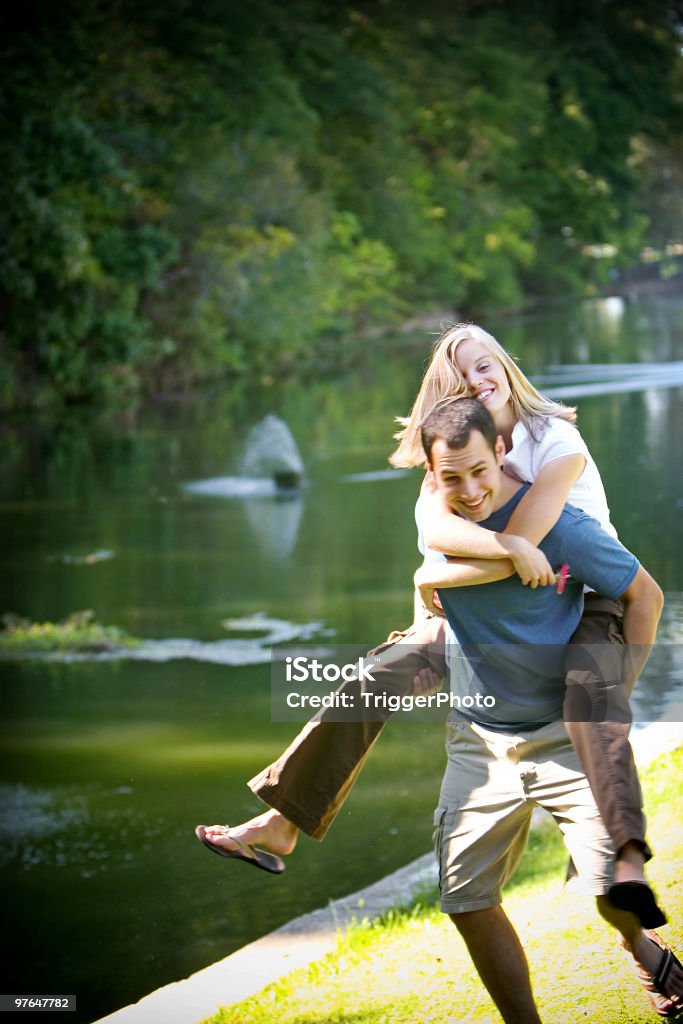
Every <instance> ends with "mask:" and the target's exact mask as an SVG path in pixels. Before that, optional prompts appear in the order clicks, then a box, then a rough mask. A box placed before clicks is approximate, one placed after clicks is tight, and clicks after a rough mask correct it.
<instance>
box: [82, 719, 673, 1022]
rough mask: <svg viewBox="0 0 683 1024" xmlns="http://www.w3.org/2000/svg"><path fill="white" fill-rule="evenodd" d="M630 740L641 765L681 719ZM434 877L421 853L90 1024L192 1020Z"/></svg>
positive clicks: (325, 947)
mask: <svg viewBox="0 0 683 1024" xmlns="http://www.w3.org/2000/svg"><path fill="white" fill-rule="evenodd" d="M631 743H632V746H633V750H634V754H635V758H636V761H637V763H638V765H639V767H644V766H645V765H647V764H649V763H650V761H653V760H654V759H655V758H656V757H658V756H659V755H660V754H663V753H665V751H667V750H673V749H674V748H675V747H678V746H681V745H682V744H683V724H681V723H679V722H656V723H654V724H653V725H649V726H647V728H645V729H640V730H637V731H635V732H633V733H632V734H631ZM543 813H544V812H541V815H543ZM435 879H436V865H435V861H434V856H433V854H431V853H428V854H425V856H423V857H418V859H417V860H414V861H412V863H410V864H407V865H406V867H404V868H401V869H400V870H399V871H395V872H394V873H393V874H391V875H387V877H386V878H383V879H381V880H380V881H379V882H375V884H374V885H370V886H368V887H367V888H366V889H361V890H359V891H358V892H355V893H353V894H352V895H350V896H347V897H345V898H344V899H341V900H334V901H333V902H332V903H330V904H329V906H327V907H324V908H323V909H321V910H314V911H312V912H311V913H309V914H303V915H302V916H301V917H297V918H295V919H294V920H293V921H290V922H289V924H285V925H283V926H282V927H281V928H278V929H277V931H274V932H271V933H270V934H269V935H264V936H263V938H261V939H257V940H256V941H255V942H250V943H249V945H248V946H243V947H242V949H238V950H237V952H236V953H232V954H231V955H230V956H226V957H225V958H224V959H223V960H219V961H218V962H217V963H215V964H212V965H211V966H210V967H205V968H204V969H203V970H201V971H197V973H196V974H192V975H191V976H190V977H189V978H185V979H184V980H183V981H177V982H174V983H173V984H171V985H165V986H164V987H163V988H160V989H157V990H156V992H152V993H150V995H148V996H145V997H144V998H143V999H141V1000H140V1001H139V1002H137V1003H134V1004H133V1005H131V1006H124V1007H123V1009H121V1010H117V1011H116V1012H115V1013H112V1014H110V1015H109V1016H107V1017H103V1018H102V1020H101V1021H99V1022H96V1024H105V1022H106V1024H197V1022H198V1021H201V1020H203V1019H204V1018H205V1017H209V1016H211V1015H212V1014H214V1013H216V1012H217V1010H218V1009H219V1007H221V1006H230V1005H231V1004H234V1003H238V1002H240V1001H241V1000H242V999H246V998H247V996H250V995H253V994H254V993H255V992H259V991H260V990H261V989H262V988H264V986H266V985H268V984H270V983H271V982H272V981H275V980H276V979H277V978H280V977H282V976H283V975H285V974H289V972H290V971H293V970H295V969H296V968H297V967H302V966H305V965H306V964H308V963H310V962H311V961H312V960H318V959H320V958H321V957H323V956H325V954H326V953H329V952H330V951H331V950H332V949H334V946H335V943H336V940H337V935H338V932H339V931H340V930H341V931H343V930H344V929H345V927H346V926H347V925H348V924H349V923H350V922H351V921H353V920H354V919H355V920H358V919H360V918H373V917H378V916H379V915H380V914H383V913H384V912H385V911H387V910H389V909H390V908H391V907H394V906H396V905H397V904H400V903H404V902H407V901H408V900H410V898H411V897H412V896H413V895H414V894H415V893H416V892H418V891H419V889H420V888H421V887H422V886H423V885H424V884H425V883H426V882H429V881H431V880H435Z"/></svg>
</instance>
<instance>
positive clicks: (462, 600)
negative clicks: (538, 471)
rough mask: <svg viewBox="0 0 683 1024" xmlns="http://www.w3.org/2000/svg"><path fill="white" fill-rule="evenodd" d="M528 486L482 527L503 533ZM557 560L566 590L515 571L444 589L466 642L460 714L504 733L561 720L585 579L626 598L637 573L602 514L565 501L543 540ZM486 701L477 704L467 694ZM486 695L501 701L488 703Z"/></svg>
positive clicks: (456, 668)
mask: <svg viewBox="0 0 683 1024" xmlns="http://www.w3.org/2000/svg"><path fill="white" fill-rule="evenodd" d="M528 489H529V486H528V485H525V486H522V487H521V488H520V489H519V491H517V493H516V494H515V495H514V496H513V497H512V498H511V499H510V501H508V502H507V503H506V504H505V505H503V507H502V508H500V509H498V511H497V512H494V513H493V515H492V516H490V517H489V518H488V519H487V520H485V521H484V522H482V523H480V524H479V525H480V526H483V527H485V528H486V529H487V530H495V531H502V530H504V529H505V527H506V525H507V522H508V520H509V519H510V516H511V515H512V513H513V511H514V509H515V508H516V506H517V504H518V503H519V501H520V500H521V498H522V497H523V495H524V494H525V493H526V491H528ZM538 546H539V548H540V549H541V551H543V553H544V555H545V556H546V558H547V559H548V561H549V562H550V564H551V565H552V566H553V568H554V569H556V570H557V569H559V568H560V566H561V565H562V563H564V562H566V563H567V565H568V566H569V572H570V574H571V578H570V579H569V580H568V581H567V584H566V587H565V590H564V593H562V594H558V593H557V591H556V589H555V587H552V586H550V587H537V588H536V589H535V590H532V589H531V588H530V587H525V586H524V585H523V584H522V583H521V581H520V579H519V577H518V576H517V575H516V574H515V575H514V576H510V577H509V578H508V579H505V580H499V581H498V582H495V583H487V584H481V585H478V586H471V587H449V588H444V589H442V590H440V591H439V597H440V598H441V603H442V605H443V609H444V612H445V613H446V617H447V619H448V622H449V624H450V626H451V628H452V629H453V632H454V633H455V635H456V636H457V639H458V644H459V646H458V647H456V649H455V652H454V653H452V654H451V658H450V661H451V677H452V678H451V687H452V691H453V693H454V694H455V695H457V696H458V697H459V698H460V708H459V713H460V714H464V715H465V717H466V718H468V719H470V720H471V721H475V722H478V723H479V724H481V725H483V726H485V727H487V728H490V729H497V730H500V731H503V732H520V731H525V730H529V729H534V728H539V727H540V726H542V725H545V724H546V723H548V722H554V721H557V720H558V719H561V718H562V704H563V698H564V688H565V682H564V678H565V670H564V666H565V659H566V653H567V651H566V645H567V644H568V643H569V641H570V639H571V637H572V635H573V633H574V631H575V630H576V627H577V626H578V624H579V619H580V618H581V615H582V612H583V589H584V584H586V585H587V586H589V587H591V588H592V589H593V590H595V591H597V592H598V593H599V594H601V595H603V596H604V597H607V598H617V597H620V596H621V595H622V594H623V593H624V591H625V590H627V589H628V587H629V586H630V584H631V583H632V581H633V579H634V577H635V575H636V573H637V572H638V567H639V566H638V561H637V559H636V558H635V556H634V555H632V554H631V552H630V551H627V550H626V548H625V547H624V546H623V545H622V544H620V543H619V541H618V540H616V539H614V538H613V537H611V536H609V534H607V533H605V531H604V530H603V529H602V528H601V526H600V524H599V523H598V522H597V520H595V519H592V518H591V517H590V516H587V515H586V513H585V512H582V511H581V510H580V509H578V508H575V507H574V506H573V505H565V507H564V510H563V512H562V514H561V516H560V518H559V520H558V521H557V523H556V525H555V526H554V527H553V529H552V530H551V531H550V532H549V533H548V535H547V536H546V537H545V538H544V540H543V541H542V542H541V543H540V544H539V545H538ZM477 694H479V699H478V700H477V701H476V704H475V706H474V707H472V705H471V702H470V704H469V707H468V701H465V703H464V704H463V698H465V697H469V698H476V695H477ZM484 697H489V698H490V697H493V698H495V706H494V707H492V708H487V707H483V706H482V703H481V702H482V700H483V698H484Z"/></svg>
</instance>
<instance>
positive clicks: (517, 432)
mask: <svg viewBox="0 0 683 1024" xmlns="http://www.w3.org/2000/svg"><path fill="white" fill-rule="evenodd" d="M449 395H470V396H473V397H475V398H477V399H478V400H479V401H480V402H482V403H483V404H485V406H486V408H487V409H488V410H489V412H490V413H491V414H492V416H493V418H494V421H495V423H496V428H497V430H498V433H499V434H500V435H501V436H502V437H503V439H504V442H505V448H506V452H507V455H506V461H505V468H506V471H508V472H510V473H512V474H513V475H515V476H518V477H519V478H520V479H522V480H526V481H529V482H531V483H532V486H531V487H530V489H529V491H528V493H527V494H526V495H525V497H524V498H523V499H522V501H520V503H519V506H518V508H517V509H516V510H515V512H514V515H513V516H512V518H511V520H510V523H509V525H508V526H507V527H506V529H505V531H504V532H503V533H500V534H497V533H492V532H491V531H489V530H486V529H484V528H482V527H480V526H478V525H476V523H473V522H470V521H467V520H464V519H461V518H459V517H456V516H454V515H453V514H452V513H450V512H449V511H448V510H447V508H445V506H443V505H442V503H441V499H440V498H439V496H438V494H437V493H436V491H435V489H434V488H433V487H432V486H431V482H430V478H429V476H427V477H426V478H425V482H424V484H423V488H422V493H421V496H420V499H419V500H420V502H421V503H424V505H425V508H424V509H423V512H424V513H425V514H424V515H423V516H422V521H423V522H425V521H426V522H427V524H428V525H427V528H426V535H425V538H424V540H425V542H426V544H427V546H428V547H429V548H431V549H434V550H437V551H440V552H442V553H443V554H444V555H447V556H449V557H450V558H461V559H463V560H466V562H467V563H468V564H469V565H471V571H472V577H473V580H472V581H473V582H475V581H476V583H485V582H488V581H489V580H498V579H502V578H504V577H506V576H509V575H512V574H513V573H514V572H517V573H518V575H519V576H520V578H521V579H522V581H523V582H524V583H526V584H528V585H529V586H531V587H535V586H543V585H550V584H554V583H555V570H554V568H553V567H552V566H550V565H549V564H548V562H547V560H546V558H545V556H544V555H543V554H542V552H541V551H539V550H538V548H537V547H536V545H537V544H538V543H539V542H540V541H541V540H542V539H543V537H545V535H546V534H547V533H548V531H549V530H550V529H551V528H552V527H553V526H554V524H555V523H556V522H557V520H558V518H559V516H560V513H561V510H562V508H563V506H564V504H565V502H566V501H570V502H571V503H573V504H574V505H577V506H578V507H580V508H582V509H583V510H584V511H585V512H587V513H588V514H590V515H592V516H593V517H594V518H596V519H598V521H599V522H600V523H601V524H602V525H603V527H604V528H605V529H606V530H608V531H609V532H610V533H612V534H614V533H615V531H614V528H613V527H612V525H611V523H610V521H609V510H608V507H607V501H606V498H605V492H604V488H603V485H602V481H601V479H600V475H599V473H598V470H597V468H596V466H595V463H594V462H593V459H592V458H591V456H590V453H589V452H588V449H587V447H586V445H585V443H584V441H583V439H582V438H581V436H580V434H579V432H578V430H577V429H576V427H575V426H574V421H575V419H576V414H575V410H574V409H572V408H570V407H568V406H565V405H562V404H559V403H557V402H553V401H551V400H550V399H548V398H546V397H544V396H543V395H542V394H541V393H540V392H538V391H537V390H536V388H534V386H533V385H532V384H531V383H530V381H529V380H528V379H527V378H526V377H525V376H524V374H523V373H522V371H521V370H520V369H519V367H518V366H517V364H516V363H515V361H514V360H513V359H512V358H511V357H510V355H509V354H508V353H507V352H506V351H505V349H504V348H503V347H502V346H501V345H500V344H499V343H498V342H497V341H496V340H495V338H494V337H493V336H492V335H490V334H489V333H487V332H486V331H484V330H483V329H482V328H481V327H478V326H476V325H474V324H461V325H455V326H453V327H450V328H448V329H447V330H446V331H444V333H443V334H442V335H441V337H440V338H439V339H438V341H437V342H436V345H435V347H434V351H433V355H432V359H431V361H430V364H429V366H428V368H427V370H426V372H425V375H424V379H423V382H422V386H421V387H420V390H419V393H418V395H417V398H416V401H415V404H414V406H413V409H412V411H411V413H410V415H409V416H408V417H407V418H406V419H404V420H401V421H400V422H401V423H402V424H403V429H402V430H401V432H400V433H399V434H398V435H397V438H398V439H399V442H400V443H399V445H398V448H397V449H396V451H395V453H394V454H393V455H392V457H391V459H390V462H391V463H392V465H394V466H401V467H408V466H422V465H424V464H425V456H424V452H423V449H422V444H421V441H420V432H419V425H420V422H421V420H422V419H423V417H424V416H425V414H426V413H427V412H429V410H430V409H431V408H432V406H433V405H434V404H435V403H436V402H438V401H439V400H440V399H442V398H445V397H447V396H449ZM418 582H419V576H418ZM424 592H425V595H426V597H427V600H428V602H429V601H430V593H431V591H430V588H429V587H426V588H424ZM419 611H420V614H419V615H416V620H415V623H414V624H413V626H411V627H410V629H409V630H407V631H405V633H402V634H398V635H397V636H393V637H392V638H390V641H389V643H388V645H386V648H385V649H386V655H383V657H385V658H386V662H385V664H384V666H383V668H382V678H381V680H380V685H383V686H385V687H386V686H389V687H391V686H392V685H393V688H394V689H397V690H400V689H403V691H404V692H405V690H406V688H409V687H410V686H411V685H412V686H413V687H414V690H415V691H420V690H421V689H424V688H428V687H430V686H431V685H432V684H433V677H434V675H439V676H440V675H444V674H445V671H446V670H445V668H444V662H443V656H442V654H441V653H439V652H440V650H442V649H443V645H444V628H443V620H442V619H441V618H440V617H438V616H435V615H433V614H430V610H429V609H425V608H424V607H422V608H420V609H419ZM432 611H433V609H432ZM574 642H575V652H576V654H575V657H573V658H571V659H570V662H571V663H570V664H569V665H568V684H569V685H568V687H567V693H568V701H567V706H566V709H565V710H566V716H565V717H566V719H567V729H568V731H569V733H570V736H571V738H572V741H573V742H574V744H575V746H576V749H577V752H578V754H579V757H580V759H581V763H582V766H583V768H584V771H585V772H586V775H587V777H588V779H589V781H590V783H591V787H592V789H593V792H594V795H595V797H596V802H597V803H598V807H599V808H600V812H601V814H602V816H603V819H604V821H605V825H606V827H607V829H608V831H609V832H610V835H611V836H612V839H613V841H614V845H615V849H616V850H617V851H618V853H617V860H616V866H615V885H614V886H613V889H612V890H611V893H610V896H611V898H612V899H613V902H614V903H615V904H616V905H617V906H619V907H621V908H622V909H629V910H632V911H633V912H634V913H636V914H637V916H638V917H639V918H640V920H641V922H642V924H643V926H644V927H648V928H652V927H657V926H658V925H659V924H662V923H664V921H665V918H664V915H663V914H662V912H661V910H660V909H659V907H658V906H657V904H656V902H655V900H654V896H653V894H652V891H651V889H650V888H649V886H648V885H647V883H646V880H645V877H644V873H643V867H644V864H645V861H646V860H647V859H648V858H649V857H650V856H651V854H650V851H649V848H648V846H647V844H646V841H645V834H644V829H645V820H644V817H643V814H642V807H641V797H640V786H639V783H638V777H637V773H636V769H635V765H634V762H633V756H632V752H631V747H630V744H629V741H628V731H629V723H630V714H629V709H628V694H629V692H630V687H631V686H632V684H633V682H634V681H635V680H633V679H630V680H627V681H626V682H625V683H623V684H622V682H621V679H620V680H619V681H618V682H614V681H612V682H611V683H610V684H609V685H606V684H605V681H604V680H603V679H602V678H601V675H600V670H599V666H596V665H595V664H593V662H592V659H591V658H590V655H589V653H587V651H588V652H589V651H590V649H591V647H592V648H593V649H594V646H593V645H595V644H605V642H609V643H614V644H623V621H622V610H621V609H620V608H619V607H618V605H617V604H615V602H608V601H606V600H604V599H602V598H600V597H599V596H598V595H594V594H587V595H586V610H585V612H584V617H583V619H582V621H581V625H580V627H579V629H578V630H577V633H576V635H575V637H574ZM586 645H588V647H587V646H586ZM378 650H382V648H380V649H378ZM345 685H347V686H348V685H351V686H353V685H358V684H345ZM596 705H598V706H599V709H602V711H603V714H604V708H605V707H608V708H609V721H601V722H594V721H579V720H578V719H580V718H590V717H596V714H595V707H596ZM382 725H383V723H382V722H377V721H375V722H371V721H370V722H369V721H361V722H358V721H355V722H338V721H330V720H328V719H327V717H326V714H325V712H322V713H321V714H319V715H317V716H316V717H315V718H314V719H313V720H312V721H311V722H309V723H308V724H307V725H306V726H305V727H304V728H303V730H302V731H301V732H300V733H299V735H298V736H297V737H296V739H295V740H294V742H293V743H292V744H291V745H290V747H288V748H287V750H286V751H285V752H284V754H283V755H282V756H281V757H280V758H279V759H278V760H277V761H276V762H274V763H273V764H271V765H269V766H268V767H267V768H265V769H264V770H263V771H262V772H260V773H259V774H258V775H257V776H255V778H253V779H252V780H250V782H249V783H248V785H249V787H250V788H251V789H252V791H253V792H254V793H255V794H256V795H257V796H258V797H260V799H262V800H263V801H264V802H265V803H267V804H268V805H269V808H270V809H269V810H267V811H265V812H264V813H263V814H260V815H258V816H257V817H255V818H252V819H250V820H249V821H247V822H245V823H243V824H241V825H237V826H235V827H233V828H229V827H228V826H222V825H218V826H208V827H205V826H199V827H198V829H197V830H196V831H197V836H198V838H199V839H200V841H201V842H203V843H204V844H205V845H206V846H207V847H208V848H210V849H212V850H213V851H214V852H215V853H219V854H221V855H222V856H225V857H235V858H238V859H242V860H245V861H247V862H249V863H252V864H253V865H254V866H257V867H261V868H263V869H264V870H267V871H273V872H279V871H282V870H284V864H283V862H282V861H281V859H280V857H279V856H277V855H278V854H280V855H286V854H289V853H291V852H292V851H293V849H294V847H295V845H296V841H297V836H298V831H299V830H302V831H305V832H307V833H308V834H309V835H312V836H313V837H315V838H317V839H322V838H323V836H324V835H325V833H326V831H327V829H328V828H329V825H330V824H331V822H332V821H333V820H334V818H335V816H336V814H337V813H338V811H339V809H340V807H341V805H342V803H343V801H344V799H345V798H346V796H347V795H348V792H349V790H350V789H351V787H352V785H353V783H354V781H355V779H356V777H357V775H358V773H359V771H360V768H361V766H362V763H363V761H364V759H365V757H366V756H367V754H368V752H369V750H370V747H371V745H372V743H373V742H374V740H375V739H376V737H377V735H378V734H379V732H380V730H381V728H382ZM254 844H260V845H264V846H266V847H267V848H268V849H269V850H270V851H272V852H271V853H266V852H265V851H263V850H259V849H254Z"/></svg>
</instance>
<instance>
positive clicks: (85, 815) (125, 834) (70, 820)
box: [0, 783, 161, 878]
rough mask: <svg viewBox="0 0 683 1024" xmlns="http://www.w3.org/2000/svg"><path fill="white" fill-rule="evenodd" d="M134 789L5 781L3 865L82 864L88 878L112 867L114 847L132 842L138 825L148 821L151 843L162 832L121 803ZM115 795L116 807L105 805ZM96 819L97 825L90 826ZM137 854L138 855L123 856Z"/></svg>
mask: <svg viewBox="0 0 683 1024" xmlns="http://www.w3.org/2000/svg"><path fill="white" fill-rule="evenodd" d="M132 792H133V791H132V789H131V788H130V787H127V786H122V787H117V788H116V789H112V790H107V789H105V787H101V786H95V785H93V786H88V787H82V786H79V787H75V786H73V787H72V786H55V787H54V788H52V789H44V788H37V787H31V786H26V785H24V784H22V783H17V784H9V783H3V784H0V867H3V868H4V867H7V866H8V865H10V864H14V865H18V866H20V867H22V868H23V869H24V870H30V869H32V868H37V867H50V868H67V867H79V868H80V869H81V872H80V873H81V875H82V876H83V877H84V878H89V877H92V876H93V875H95V874H99V873H101V872H104V871H107V870H108V864H107V861H108V859H109V857H110V854H111V850H112V849H113V848H116V849H121V848H125V846H126V845H128V846H129V845H130V838H129V837H130V834H131V831H132V830H133V829H135V828H139V826H140V825H141V824H142V823H144V825H145V828H144V835H145V838H146V840H148V841H149V840H151V839H153V837H154V834H155V833H158V832H160V831H161V823H156V824H155V823H150V822H149V821H148V819H147V816H146V815H144V814H143V813H141V812H140V811H138V810H136V809H135V808H133V807H131V806H129V805H128V804H127V803H126V802H125V801H122V802H121V806H116V803H117V802H118V801H120V800H121V797H125V796H127V795H129V794H131V793H132ZM110 799H113V800H114V806H106V805H107V804H108V803H110ZM95 800H96V801H97V811H96V815H95V813H94V811H93V807H92V804H93V802H94V801H95ZM103 804H104V805H105V806H104V807H103V806H102V805H103ZM95 817H97V823H98V825H97V829H93V828H92V827H91V826H92V822H93V820H94V818H95ZM117 840H120V841H121V842H117ZM123 840H127V844H126V843H124V842H123ZM113 844H114V845H113ZM133 858H134V854H133V853H128V854H127V855H124V859H128V860H132V859H133ZM119 860H120V858H119Z"/></svg>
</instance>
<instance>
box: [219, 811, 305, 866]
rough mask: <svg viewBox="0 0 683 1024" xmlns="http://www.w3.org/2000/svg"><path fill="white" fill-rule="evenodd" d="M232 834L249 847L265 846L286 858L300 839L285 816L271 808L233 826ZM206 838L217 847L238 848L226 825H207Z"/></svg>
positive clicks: (294, 826)
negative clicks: (226, 829) (228, 833)
mask: <svg viewBox="0 0 683 1024" xmlns="http://www.w3.org/2000/svg"><path fill="white" fill-rule="evenodd" d="M230 833H231V834H232V835H234V836H237V837H238V838H239V839H242V840H243V841H244V842H245V843H248V844H249V846H264V847H265V848H266V849H267V850H270V851H271V853H279V854H282V855H284V856H286V855H287V854H289V853H292V851H293V850H294V847H295V846H296V841H297V839H298V838H299V830H298V828H297V827H296V825H293V824H292V822H291V821H289V820H288V819H287V818H285V816H284V815H283V814H281V813H280V812H279V811H276V810H275V809H274V808H271V809H270V810H268V811H264V812H263V814H259V815H257V816H256V817H255V818H250V819H249V821H245V822H243V823H242V824H241V825H232V826H231V827H230ZM205 835H206V838H207V839H208V840H209V841H210V842H212V843H215V845H216V846H227V847H228V849H233V848H235V849H236V848H237V843H236V842H235V841H234V839H231V838H230V836H229V835H227V834H226V831H225V825H207V826H206V829H205Z"/></svg>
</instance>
